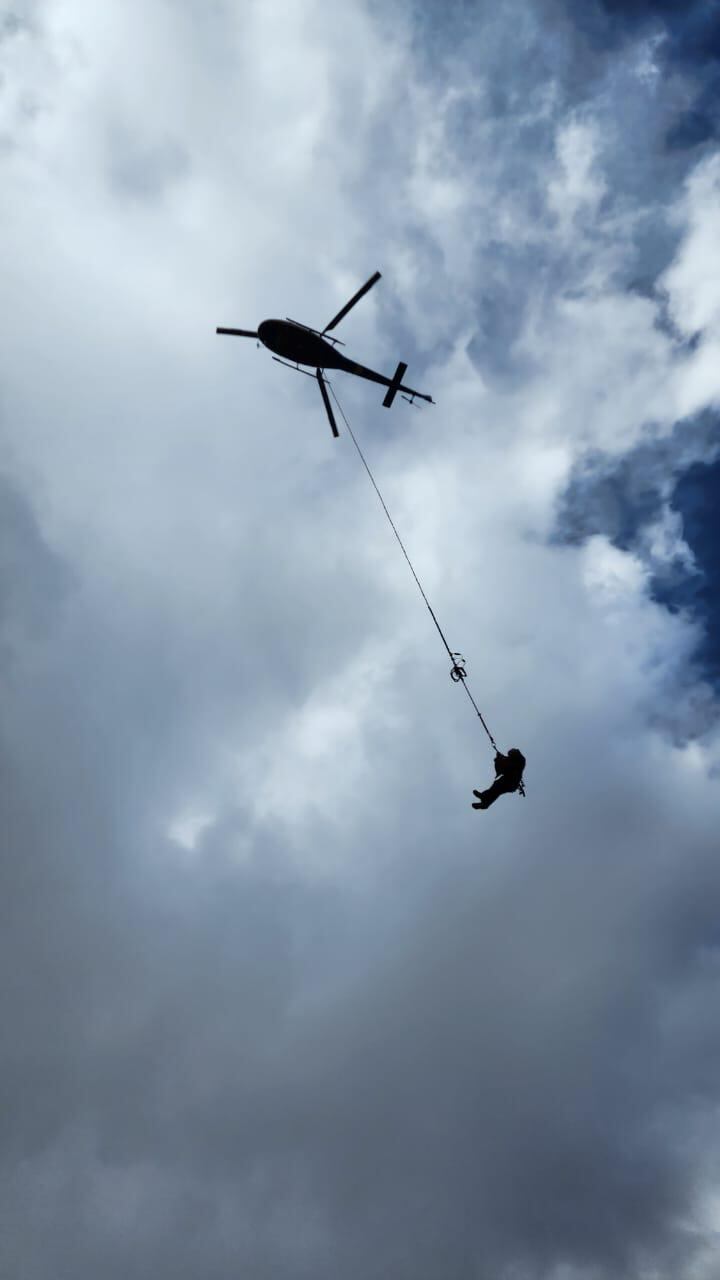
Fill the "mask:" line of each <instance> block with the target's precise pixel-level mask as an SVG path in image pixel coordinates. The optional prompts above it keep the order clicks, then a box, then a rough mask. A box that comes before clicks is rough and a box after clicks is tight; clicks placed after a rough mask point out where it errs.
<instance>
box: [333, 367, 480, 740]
mask: <svg viewBox="0 0 720 1280" xmlns="http://www.w3.org/2000/svg"><path fill="white" fill-rule="evenodd" d="M327 385H328V386H329V388H330V391H331V394H332V398H333V400H334V401H335V404H336V405H337V407H338V409H339V410H340V416H341V417H342V420H343V422H344V423H345V426H346V427H347V430H348V435H349V436H350V439H351V440H352V442H353V444H354V445H355V448H356V450H357V453H358V457H359V458H360V461H361V462H362V464H363V466H364V468H365V470H366V471H367V474H368V476H369V479H370V483H371V484H372V487H373V489H374V490H375V492H376V494H377V496H378V498H379V500H380V505H381V506H382V509H383V511H384V512H385V515H386V516H387V520H388V524H389V525H390V528H391V529H392V531H393V533H394V534H395V537H396V539H397V542H398V546H399V547H400V550H401V551H402V553H403V555H404V557H405V559H406V560H407V563H408V567H409V569H410V572H411V574H412V576H413V578H414V579H415V582H416V583H417V588H418V591H419V592H420V595H421V596H422V598H423V600H424V601H425V604H426V606H427V610H428V613H429V614H430V617H431V618H432V620H433V622H434V623H435V626H436V628H437V632H438V635H439V636H440V639H441V640H442V642H443V644H444V646H445V648H446V650H447V653H448V657H449V658H450V661H451V663H452V664H453V673H454V672H455V671H462V672H463V674H462V675H460V676H457V677H456V676H455V675H453V678H454V679H455V680H456V682H457V683H459V684H461V685H462V687H463V689H464V690H465V692H466V694H467V696H468V698H469V699H470V701H471V703H472V705H473V707H474V709H475V712H476V714H477V717H478V719H479V721H480V723H481V725H482V727H483V729H484V730H485V732H486V734H487V736H488V738H489V739H490V742H491V744H492V746H493V747H494V748H495V750H496V751H497V749H498V747H497V743H496V741H495V739H494V738H493V736H492V734H491V732H490V730H489V729H488V727H487V724H486V723H485V717H484V716H483V713H482V711H481V710H480V708H479V706H478V705H477V703H476V701H475V699H474V698H473V696H472V694H471V692H470V690H469V688H468V686H467V676H466V675H465V674H464V668H463V667H459V666H458V665H457V659H458V656H459V655H458V654H457V653H453V651H452V649H451V648H450V645H449V644H448V642H447V640H446V638H445V632H444V631H443V629H442V627H441V626H440V623H439V622H438V620H437V617H436V614H435V610H434V609H433V607H432V605H431V604H430V601H429V600H428V598H427V596H426V595H425V592H424V590H423V586H422V583H421V581H420V579H419V578H418V576H417V574H416V572H415V569H414V567H413V563H412V560H411V559H410V556H409V555H408V553H407V551H406V549H405V544H404V542H403V540H402V538H401V537H400V534H399V533H398V530H397V527H396V525H395V521H394V520H393V518H392V516H391V515H390V512H389V511H388V508H387V505H386V503H385V499H384V498H383V496H382V494H381V492H380V490H379V488H378V485H377V482H376V480H375V477H374V475H373V473H372V471H371V470H370V467H369V466H368V464H367V460H366V458H365V454H364V453H363V451H362V449H361V448H360V445H359V444H358V442H357V440H356V439H355V433H354V431H353V429H352V427H351V426H350V423H349V422H348V420H347V417H346V415H345V410H344V409H343V407H342V405H341V403H340V401H339V400H338V398H337V395H336V392H335V388H334V387H333V384H332V382H330V381H328V384H327Z"/></svg>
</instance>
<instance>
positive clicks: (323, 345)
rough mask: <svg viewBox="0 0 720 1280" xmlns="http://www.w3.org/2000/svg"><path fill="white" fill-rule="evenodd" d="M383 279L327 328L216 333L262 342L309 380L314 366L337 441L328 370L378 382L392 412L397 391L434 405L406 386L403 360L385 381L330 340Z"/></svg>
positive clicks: (271, 323)
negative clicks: (310, 371) (303, 365)
mask: <svg viewBox="0 0 720 1280" xmlns="http://www.w3.org/2000/svg"><path fill="white" fill-rule="evenodd" d="M380 279H381V275H380V272H379V271H376V272H375V273H374V275H371V277H370V279H369V280H366V281H365V284H364V285H362V287H361V288H360V289H358V291H357V293H354V294H353V296H352V298H351V299H350V301H349V302H346V303H345V306H344V307H341V309H340V310H339V311H338V313H337V315H336V316H333V318H332V320H331V321H330V323H329V324H326V325H325V328H324V329H322V330H320V329H311V328H310V327H309V326H308V325H306V324H300V322H299V321H298V320H291V319H290V318H289V317H286V318H285V319H284V320H263V321H262V322H261V323H260V324H259V325H258V327H257V329H225V328H218V329H216V331H215V332H216V333H222V334H229V335H231V336H232V337H237V338H257V339H259V341H258V346H259V345H260V342H262V344H263V346H264V347H267V348H268V350H269V351H273V352H274V353H275V354H274V355H273V360H276V361H277V362H278V364H284V365H285V366H286V367H287V368H289V369H295V370H296V371H297V372H298V373H304V374H306V376H307V377H308V378H312V377H313V374H312V373H308V371H307V370H306V369H301V368H300V365H301V364H309V365H311V366H312V365H314V366H315V374H314V376H315V377H316V378H317V382H318V386H319V387H320V394H321V396H322V400H323V404H324V406H325V412H326V413H327V416H328V421H329V423H330V429H331V431H332V433H333V436H335V437H337V436H338V435H339V434H340V433H339V431H338V428H337V423H336V421H335V415H334V413H333V409H332V405H331V404H330V397H329V396H328V393H327V384H326V379H325V377H324V371H325V369H341V370H342V371H343V373H354V374H355V375H356V377H358V378H367V380H368V381H369V382H379V383H380V385H381V386H383V387H387V392H386V393H385V398H384V400H383V404H384V406H385V408H386V409H389V408H390V406H391V404H392V402H393V400H394V399H395V396H396V395H397V393H398V391H399V392H400V393H401V394H402V396H403V399H404V400H407V401H408V402H409V403H410V404H412V403H413V402H414V401H415V399H418V400H426V401H427V402H428V404H435V401H434V400H433V398H432V396H427V395H424V394H423V393H422V391H414V390H413V389H412V387H406V386H404V385H403V378H404V377H405V372H406V370H407V365H406V364H403V362H402V360H401V361H400V363H399V364H398V367H397V369H396V370H395V373H394V374H393V376H392V378H386V377H385V375H384V374H382V373H375V371H374V369H367V368H366V367H365V365H362V364H356V363H355V361H354V360H349V359H348V358H347V356H344V355H343V354H342V352H340V351H338V350H337V349H336V348H337V346H341V347H342V346H344V345H345V344H344V343H343V342H340V339H339V338H335V337H328V336H327V335H328V334H329V333H330V330H331V329H334V328H335V326H336V325H338V324H339V323H340V321H341V320H342V319H344V317H345V316H346V315H347V313H348V311H350V310H351V308H352V307H354V306H355V304H356V302H359V301H360V299H361V298H364V296H365V294H366V293H367V292H368V290H370V289H372V287H373V285H375V284H377V282H378V280H380Z"/></svg>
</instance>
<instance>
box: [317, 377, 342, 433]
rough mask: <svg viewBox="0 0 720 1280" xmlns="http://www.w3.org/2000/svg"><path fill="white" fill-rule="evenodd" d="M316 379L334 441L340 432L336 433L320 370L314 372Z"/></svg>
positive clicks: (335, 425)
mask: <svg viewBox="0 0 720 1280" xmlns="http://www.w3.org/2000/svg"><path fill="white" fill-rule="evenodd" d="M316 377H317V380H318V386H319V387H320V395H321V396H322V398H323V404H324V405H325V412H326V414H327V416H328V421H329V423H330V430H331V431H332V433H333V435H334V436H335V439H337V438H338V436H339V435H340V432H339V431H338V429H337V422H336V421H335V414H334V413H333V411H332V405H331V403H330V397H329V395H328V393H327V391H326V390H325V379H324V378H323V376H322V369H317V370H316Z"/></svg>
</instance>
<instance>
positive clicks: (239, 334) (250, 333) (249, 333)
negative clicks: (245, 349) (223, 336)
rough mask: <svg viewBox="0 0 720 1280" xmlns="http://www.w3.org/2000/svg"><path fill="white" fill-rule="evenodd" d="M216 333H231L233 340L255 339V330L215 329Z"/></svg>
mask: <svg viewBox="0 0 720 1280" xmlns="http://www.w3.org/2000/svg"><path fill="white" fill-rule="evenodd" d="M215 332H216V333H231V334H232V335H233V337H235V338H257V329H216V330H215Z"/></svg>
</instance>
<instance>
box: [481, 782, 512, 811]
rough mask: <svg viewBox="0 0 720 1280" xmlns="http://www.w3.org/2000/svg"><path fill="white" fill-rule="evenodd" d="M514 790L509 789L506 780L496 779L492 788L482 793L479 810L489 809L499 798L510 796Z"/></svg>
mask: <svg viewBox="0 0 720 1280" xmlns="http://www.w3.org/2000/svg"><path fill="white" fill-rule="evenodd" d="M513 789H514V788H513V787H509V786H508V784H507V782H506V781H505V779H504V778H496V779H495V781H494V782H493V784H492V786H491V787H488V789H487V791H481V792H480V804H479V805H478V808H479V809H489V808H490V805H491V804H494V803H495V801H496V800H497V798H498V796H505V795H508V793H509V792H511V791H512V790H513Z"/></svg>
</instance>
